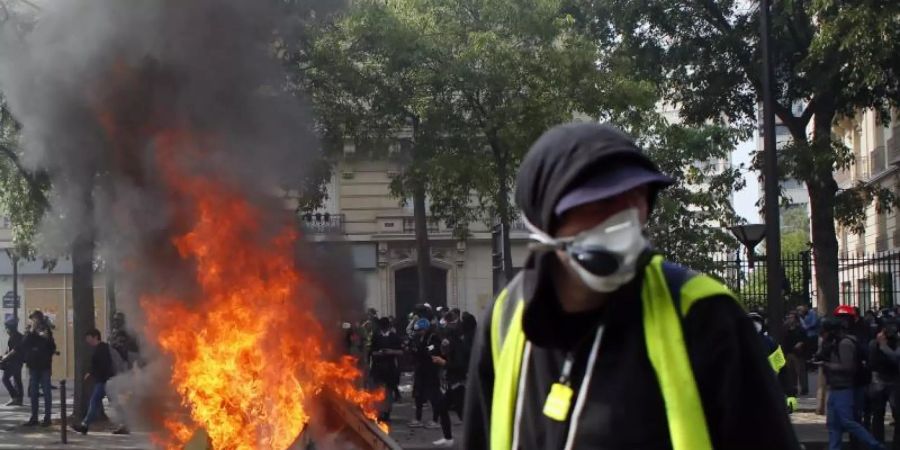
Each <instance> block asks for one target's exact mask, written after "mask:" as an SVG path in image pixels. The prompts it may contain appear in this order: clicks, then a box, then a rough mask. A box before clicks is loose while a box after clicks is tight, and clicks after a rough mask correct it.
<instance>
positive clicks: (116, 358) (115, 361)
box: [109, 345, 128, 375]
mask: <svg viewBox="0 0 900 450" xmlns="http://www.w3.org/2000/svg"><path fill="white" fill-rule="evenodd" d="M109 357H110V359H112V370H113V373H112V375H118V374H120V373H125V372H128V360H127V359H125V358H124V357H122V354H121V353H119V351H118V350H116V349H115V348H113V346H112V345H110V346H109Z"/></svg>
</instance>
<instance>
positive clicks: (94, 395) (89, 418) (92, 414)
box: [81, 381, 106, 426]
mask: <svg viewBox="0 0 900 450" xmlns="http://www.w3.org/2000/svg"><path fill="white" fill-rule="evenodd" d="M103 397H106V382H105V381H104V382H102V383H101V382H97V383H94V390H93V392H91V400H90V403H88V411H87V415H86V416H84V420H83V421H82V422H81V423H82V424H83V425H84V426H88V425H90V424H91V422H93V421H94V420H96V419H97V414H100V408H102V407H103Z"/></svg>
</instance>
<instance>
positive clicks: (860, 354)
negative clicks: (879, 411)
mask: <svg viewBox="0 0 900 450" xmlns="http://www.w3.org/2000/svg"><path fill="white" fill-rule="evenodd" d="M844 339H849V340H850V342H853V345H854V346H856V375H855V376H854V384H855V385H856V386H866V385H868V384H869V383H871V382H872V370H871V368H870V367H869V347H868V345H867V344H864V343H863V342H861V341H860V339H859V338H858V337H857V336H854V335H852V334H850V335H847V336H846V337H844Z"/></svg>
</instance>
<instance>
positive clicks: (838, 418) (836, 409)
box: [825, 388, 883, 450]
mask: <svg viewBox="0 0 900 450" xmlns="http://www.w3.org/2000/svg"><path fill="white" fill-rule="evenodd" d="M854 397H856V394H855V392H854V389H852V388H851V389H831V390H830V391H828V408H827V409H828V416H827V418H826V421H825V424H826V426H827V427H828V448H829V450H840V449H841V443H842V441H843V437H844V431H847V432H849V433H850V434H851V435H852V436H855V437H856V438H857V439H859V440H860V441H862V442H863V443H865V444H866V445H868V446H869V448H871V449H881V448H883V447H882V446H881V444H880V443H879V442H878V441H877V440H875V438H874V437H873V436H872V435H871V434H869V432H868V431H866V429H865V428H864V427H863V426H862V425H860V423H859V422H857V421H856V419H854V418H853V410H854Z"/></svg>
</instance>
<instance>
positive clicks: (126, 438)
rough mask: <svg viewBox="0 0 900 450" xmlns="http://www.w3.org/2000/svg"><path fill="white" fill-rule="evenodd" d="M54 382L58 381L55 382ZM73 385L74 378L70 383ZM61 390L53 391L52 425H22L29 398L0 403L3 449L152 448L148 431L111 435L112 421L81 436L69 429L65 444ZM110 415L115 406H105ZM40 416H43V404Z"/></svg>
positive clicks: (0, 399) (5, 399)
mask: <svg viewBox="0 0 900 450" xmlns="http://www.w3.org/2000/svg"><path fill="white" fill-rule="evenodd" d="M54 383H56V382H55V381H54ZM68 384H69V386H71V385H72V383H71V381H70V382H69V383H68ZM0 391H2V393H0V405H3V404H5V403H6V402H8V401H9V396H8V395H7V393H6V390H5V389H0ZM59 399H60V396H59V390H54V391H53V413H52V415H51V420H52V422H53V424H52V425H51V426H49V427H41V426H38V427H23V426H22V424H24V423H25V422H27V421H28V419H29V417H30V416H31V407H30V406H29V401H28V399H26V400H25V406H0V436H2V437H0V450H3V449H16V450H24V449H39V450H45V449H71V450H95V449H102V450H134V449H147V450H150V449H153V448H154V447H153V446H152V445H151V444H150V436H149V434H148V433H141V432H134V433H132V434H130V435H115V434H112V433H111V431H112V425H111V424H110V423H109V422H103V423H96V424H92V425H91V432H89V433H88V434H87V435H81V434H79V433H77V432H75V431H72V429H71V428H70V429H68V430H67V438H68V439H67V440H68V443H67V444H63V443H62V438H61V433H60V428H61V423H60V403H59ZM66 404H67V405H68V407H69V408H71V405H72V396H71V394H70V395H68V399H67V401H66ZM106 412H107V414H111V413H112V408H106ZM39 418H43V405H42V407H41V409H40V413H39Z"/></svg>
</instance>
